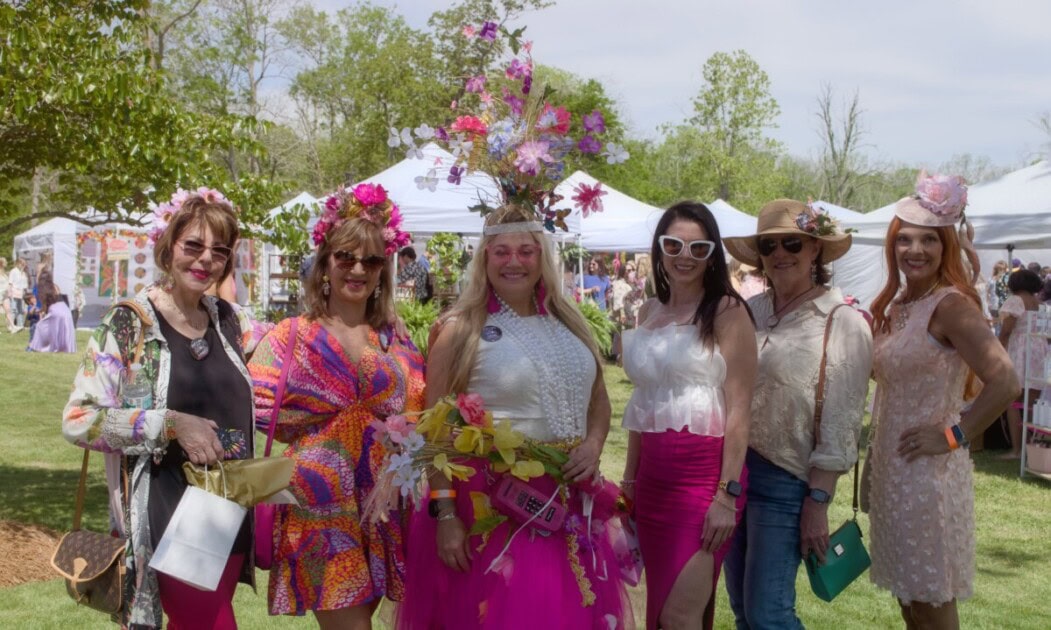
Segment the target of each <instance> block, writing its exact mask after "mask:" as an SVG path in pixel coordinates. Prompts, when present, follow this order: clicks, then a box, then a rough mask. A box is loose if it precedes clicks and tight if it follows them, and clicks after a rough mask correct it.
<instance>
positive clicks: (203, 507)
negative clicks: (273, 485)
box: [150, 486, 247, 591]
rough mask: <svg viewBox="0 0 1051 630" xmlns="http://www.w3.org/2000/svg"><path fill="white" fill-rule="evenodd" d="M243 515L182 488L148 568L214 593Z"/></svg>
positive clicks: (203, 494) (208, 494) (239, 510)
mask: <svg viewBox="0 0 1051 630" xmlns="http://www.w3.org/2000/svg"><path fill="white" fill-rule="evenodd" d="M246 512H247V510H246V509H245V508H243V507H241V506H240V505H238V504H236V503H234V502H233V501H229V500H227V499H224V498H223V497H221V496H219V495H216V494H212V493H211V492H207V491H205V490H201V489H200V488H197V487H194V486H190V487H188V488H186V492H184V493H183V495H182V499H180V500H179V505H177V506H176V507H175V513H174V514H172V518H171V521H169V522H168V528H167V529H165V530H164V536H162V537H161V541H160V542H159V543H158V544H157V549H156V550H154V552H153V558H152V559H151V560H150V567H151V568H152V569H154V570H156V571H160V572H161V573H165V574H167V575H170V576H172V577H173V578H175V579H177V580H180V581H182V582H185V583H187V584H189V585H191V586H195V587H197V588H199V589H201V590H205V591H214V590H215V589H216V587H218V586H219V580H220V579H221V578H222V575H223V570H224V569H226V562H227V560H229V558H230V550H231V549H232V548H233V546H234V539H235V538H237V532H238V531H239V530H240V529H241V522H242V521H244V517H245V513H246Z"/></svg>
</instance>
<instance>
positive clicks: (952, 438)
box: [945, 427, 960, 451]
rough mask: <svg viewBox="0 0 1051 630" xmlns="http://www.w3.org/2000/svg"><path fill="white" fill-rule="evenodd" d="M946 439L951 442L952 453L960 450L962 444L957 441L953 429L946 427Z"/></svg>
mask: <svg viewBox="0 0 1051 630" xmlns="http://www.w3.org/2000/svg"><path fill="white" fill-rule="evenodd" d="M945 439H946V440H949V450H950V451H955V450H956V449H958V448H960V443H959V442H957V441H956V436H955V435H953V432H952V427H946V429H945Z"/></svg>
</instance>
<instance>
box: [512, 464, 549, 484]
mask: <svg viewBox="0 0 1051 630" xmlns="http://www.w3.org/2000/svg"><path fill="white" fill-rule="evenodd" d="M511 474H512V475H514V476H515V477H518V478H519V479H521V480H522V481H529V480H530V479H532V478H534V477H542V476H543V475H544V465H543V464H541V463H540V462H538V461H536V460H532V459H520V460H518V461H517V462H515V463H514V465H513V466H511Z"/></svg>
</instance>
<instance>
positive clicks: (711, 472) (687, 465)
mask: <svg viewBox="0 0 1051 630" xmlns="http://www.w3.org/2000/svg"><path fill="white" fill-rule="evenodd" d="M722 463H723V438H721V437H711V436H700V435H694V434H692V433H689V432H688V431H665V432H663V433H643V434H642V444H641V449H640V457H639V470H638V473H637V474H636V478H635V479H636V481H635V520H636V523H637V528H638V535H639V547H640V548H641V549H642V560H643V563H644V564H645V567H646V627H647V628H650V629H652V628H656V627H657V620H658V619H659V618H660V614H661V611H662V610H663V609H664V602H665V601H666V600H667V599H668V594H669V593H670V592H671V588H672V586H673V585H674V584H675V580H676V579H677V578H678V577H679V573H681V572H682V568H683V567H684V566H685V565H686V562H687V561H688V560H689V559H690V558H692V557H693V555H694V554H695V553H697V552H698V551H700V550H701V537H702V533H703V531H704V517H705V515H706V514H707V513H708V506H710V505H711V503H712V499H713V498H714V497H715V493H716V491H717V490H718V489H719V476H720V473H721V470H722ZM739 481H740V482H741V485H742V487H746V486H747V482H748V471H747V470H742V471H741V479H740V480H739ZM744 501H745V496H744V493H743V492H742V493H741V496H740V497H739V498H738V499H737V521H738V522H740V519H741V513H742V511H743V510H744ZM731 538H732V536H731ZM729 548H730V539H727V541H726V543H725V544H723V546H722V547H720V548H719V549H718V550H717V551H716V553H715V554H714V557H715V574H714V575H713V576H712V596H711V599H710V600H709V601H708V605H707V607H706V609H705V628H711V627H712V623H713V622H714V614H715V587H716V586H717V585H718V583H719V569H720V567H722V564H723V558H724V557H725V556H726V553H727V551H728V550H729Z"/></svg>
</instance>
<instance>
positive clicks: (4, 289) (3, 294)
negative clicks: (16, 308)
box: [0, 256, 16, 333]
mask: <svg viewBox="0 0 1051 630" xmlns="http://www.w3.org/2000/svg"><path fill="white" fill-rule="evenodd" d="M0 313H2V314H3V315H2V317H3V320H2V321H6V322H7V331H8V332H10V333H13V332H15V330H16V328H15V319H14V315H12V313H11V281H10V279H9V277H8V275H7V259H6V258H4V257H3V256H0Z"/></svg>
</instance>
